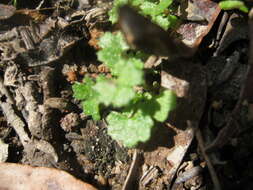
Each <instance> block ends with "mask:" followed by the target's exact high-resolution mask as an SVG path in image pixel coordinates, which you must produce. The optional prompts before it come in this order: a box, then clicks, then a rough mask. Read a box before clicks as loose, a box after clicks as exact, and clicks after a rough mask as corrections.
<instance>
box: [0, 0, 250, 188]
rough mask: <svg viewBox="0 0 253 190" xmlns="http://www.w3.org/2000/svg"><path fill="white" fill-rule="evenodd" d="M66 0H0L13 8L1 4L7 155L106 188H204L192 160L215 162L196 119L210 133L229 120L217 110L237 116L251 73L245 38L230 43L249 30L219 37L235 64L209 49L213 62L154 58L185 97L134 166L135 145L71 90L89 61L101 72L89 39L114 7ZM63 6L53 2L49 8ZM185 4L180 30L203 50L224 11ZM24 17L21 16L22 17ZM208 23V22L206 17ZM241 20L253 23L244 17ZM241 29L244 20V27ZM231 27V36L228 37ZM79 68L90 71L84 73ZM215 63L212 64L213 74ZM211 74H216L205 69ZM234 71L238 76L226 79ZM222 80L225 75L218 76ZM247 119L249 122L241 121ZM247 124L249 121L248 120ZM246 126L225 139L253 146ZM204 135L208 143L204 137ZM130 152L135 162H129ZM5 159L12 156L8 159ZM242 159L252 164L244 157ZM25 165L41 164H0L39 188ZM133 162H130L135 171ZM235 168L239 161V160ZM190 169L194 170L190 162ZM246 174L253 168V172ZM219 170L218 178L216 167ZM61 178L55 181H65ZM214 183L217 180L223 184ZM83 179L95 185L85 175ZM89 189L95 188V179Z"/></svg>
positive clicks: (237, 154) (238, 154)
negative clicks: (28, 1)
mask: <svg viewBox="0 0 253 190" xmlns="http://www.w3.org/2000/svg"><path fill="white" fill-rule="evenodd" d="M61 3H62V4H61ZM63 4H64V2H63V1H62V2H60V4H58V5H57V6H58V9H56V8H50V6H49V8H47V7H46V8H45V9H44V8H43V9H41V10H35V7H33V9H30V10H29V9H28V10H22V9H21V10H19V9H18V10H15V8H14V7H13V6H10V5H8V6H7V5H1V7H0V9H1V8H2V7H6V9H5V10H9V11H10V12H8V13H5V12H1V14H2V13H3V14H4V15H3V16H2V15H0V16H1V17H0V18H1V26H2V27H1V33H0V51H1V57H0V63H1V70H2V72H3V73H4V78H2V80H1V81H2V82H1V111H2V114H3V115H4V116H5V118H6V121H7V122H8V125H9V126H11V127H12V128H13V129H14V131H11V132H8V131H4V133H6V135H5V137H4V138H3V139H4V141H5V144H9V147H8V148H9V152H10V153H11V154H8V155H7V156H8V158H7V161H8V162H14V161H16V162H18V163H21V164H25V163H26V164H29V165H32V166H45V167H53V168H58V169H61V170H65V171H68V172H69V173H71V174H72V175H74V176H76V177H78V178H79V179H81V180H83V181H86V182H88V183H91V184H93V185H95V186H96V187H98V188H103V189H107V188H112V189H121V188H122V186H123V187H124V189H131V188H132V187H133V186H134V185H136V186H139V189H167V188H168V187H169V186H172V189H178V188H184V186H185V187H193V186H194V184H195V185H196V182H198V183H199V184H198V185H199V186H196V188H200V187H201V186H207V185H208V184H205V183H204V182H203V180H201V178H194V175H195V177H196V176H199V175H202V174H201V172H200V173H196V172H195V173H194V172H192V173H193V174H192V173H191V172H190V171H191V170H190V169H191V167H193V168H194V166H198V165H200V166H201V167H203V168H205V165H208V163H206V162H207V160H206V161H205V160H203V159H202V157H201V156H199V155H198V152H197V151H196V149H194V146H196V145H195V143H194V141H193V137H194V134H195V133H196V129H197V128H198V127H200V129H202V128H203V127H206V126H203V121H202V120H203V118H204V121H206V123H207V124H206V125H207V127H206V128H210V129H211V127H213V128H212V131H211V133H213V134H216V133H218V131H219V127H220V126H223V125H222V124H221V123H222V122H223V123H224V122H227V121H226V120H225V121H224V119H223V120H222V121H220V120H219V118H229V117H230V116H229V113H230V112H231V110H232V108H233V105H235V104H234V103H233V102H235V101H236V100H237V99H238V97H239V92H240V88H239V86H240V85H241V84H242V81H243V78H242V76H243V74H244V73H245V67H244V66H245V65H243V64H244V62H243V61H245V59H243V58H242V57H243V56H244V55H245V54H246V53H245V49H247V46H246V45H245V47H244V46H242V48H238V49H236V50H233V49H232V50H229V49H230V48H231V46H233V44H234V43H236V42H237V41H240V40H241V39H242V38H243V39H244V40H245V39H246V40H247V39H248V38H247V36H246V37H245V36H242V37H240V36H239V37H238V38H236V40H234V41H230V42H228V43H226V44H225V45H224V43H223V40H221V41H220V44H219V45H218V48H217V49H221V50H222V51H220V50H219V54H222V55H218V54H217V55H216V56H225V57H226V58H227V57H229V56H228V55H227V54H229V51H236V52H238V54H239V58H238V59H237V62H240V65H238V64H234V65H235V66H234V68H233V69H231V68H230V67H229V66H223V65H224V64H227V65H230V63H231V62H230V61H229V60H227V61H226V59H225V61H224V62H220V61H218V64H214V63H213V62H211V61H212V60H215V59H221V57H217V58H214V57H212V58H210V60H208V63H207V62H206V57H205V55H204V54H203V55H202V57H201V55H200V60H201V59H203V60H205V61H204V65H206V64H207V67H203V66H202V65H201V64H198V63H196V62H194V63H192V62H191V63H190V62H189V61H188V60H178V61H177V62H176V63H173V62H169V61H167V62H166V60H163V61H161V62H159V63H158V64H151V65H153V66H151V68H157V67H159V66H160V64H162V66H161V67H162V71H161V83H162V85H163V86H164V87H165V88H172V89H173V90H175V91H176V92H177V94H179V96H180V97H181V98H180V99H179V100H178V107H177V109H176V110H175V111H174V112H173V113H172V114H171V115H170V118H169V119H168V120H167V121H166V122H164V123H163V124H162V126H159V129H158V128H156V129H155V130H152V136H151V139H150V140H149V142H148V143H145V144H141V145H140V147H138V149H137V152H138V155H140V156H141V160H142V162H139V161H138V163H137V164H136V166H134V164H135V163H134V162H135V160H136V159H137V158H136V153H135V151H134V150H133V149H126V148H123V147H122V145H121V144H120V143H118V142H115V141H113V140H112V139H111V138H110V137H109V136H108V135H107V133H106V131H107V127H106V124H105V122H103V121H98V122H94V121H92V120H91V119H90V118H89V116H87V115H83V114H82V113H81V112H82V111H81V109H80V104H79V102H78V101H77V100H74V99H73V98H72V92H71V83H70V82H71V81H79V82H81V80H82V79H83V77H84V76H85V75H91V72H90V70H89V69H88V68H91V67H90V65H93V66H92V68H94V69H93V73H92V76H94V77H96V75H98V73H99V69H97V68H98V67H99V63H98V61H96V58H95V51H94V49H93V46H94V47H95V49H97V46H96V41H95V44H94V45H93V44H92V43H91V42H90V43H91V47H90V46H89V45H88V43H87V42H88V41H90V36H91V37H92V38H97V35H90V32H91V31H93V30H94V28H98V29H99V31H105V28H106V27H108V25H107V24H108V21H107V20H106V18H107V16H106V12H107V10H108V9H109V7H110V5H109V6H104V7H105V8H101V6H100V7H99V6H98V7H96V5H87V6H86V5H85V8H84V11H81V12H77V10H75V9H74V7H72V9H70V8H69V9H66V7H65V8H64V7H63ZM42 5H43V3H42ZM55 5H56V4H55ZM55 5H54V4H51V7H54V6H55ZM87 7H88V8H87ZM187 11H188V13H187V14H188V16H186V19H189V20H186V21H187V22H186V23H185V24H183V25H181V27H180V28H179V29H178V32H179V33H181V34H182V38H183V41H184V42H186V41H187V40H188V43H186V44H187V45H188V46H190V47H191V48H192V49H193V50H194V52H196V51H197V48H198V46H199V45H200V44H201V43H202V41H203V37H204V36H206V35H207V34H208V33H209V32H210V30H211V29H212V27H213V25H214V21H215V20H217V16H218V14H219V13H220V9H219V8H218V5H217V4H216V3H214V2H212V1H208V0H205V1H201V2H199V1H192V4H191V5H190V6H189V7H188V8H187ZM189 11H190V12H189ZM73 12H74V13H76V14H73ZM77 13H78V14H77ZM20 15H22V16H20ZM52 15H54V16H52ZM192 15H198V18H202V20H200V22H199V20H198V21H196V20H194V21H193V20H192V19H193V17H192ZM18 16H20V18H19V19H18V20H16V18H18ZM202 21H203V23H201V22H202ZM206 22H207V23H206ZM242 25H243V24H242ZM103 27H104V28H103ZM228 27H229V26H228ZM243 27H246V24H244V25H243ZM243 27H239V26H238V28H243ZM226 30H228V29H226ZM226 30H225V31H226ZM226 33H227V32H225V33H224V34H225V35H226ZM225 35H224V37H222V38H223V39H225ZM231 44H232V45H231ZM209 47H211V46H209ZM207 49H208V48H207ZM234 55H236V53H234V52H233V55H232V56H231V59H234ZM203 57H204V58H203ZM237 57H238V56H237ZM194 61H195V60H194ZM175 64H176V65H177V66H176V67H175V66H174V65H175ZM63 65H69V67H68V68H69V69H70V68H71V66H73V65H76V66H77V68H76V69H74V70H71V69H70V71H71V72H74V74H75V77H69V76H67V75H66V74H64V73H66V72H65V71H64V72H63ZM215 65H216V66H217V65H218V66H217V67H221V70H222V67H223V69H224V70H222V72H221V73H228V74H224V75H225V76H226V77H222V76H221V74H219V73H217V71H216V69H217V68H216V67H215ZM79 70H80V71H83V72H79ZM210 70H213V73H211V72H210ZM206 74H207V75H211V76H208V77H207V76H206ZM217 75H218V76H217ZM67 77H68V78H67ZM231 78H232V79H233V80H232V81H233V82H230V84H227V81H230V80H231ZM217 79H218V80H219V81H221V82H219V81H218V82H217ZM210 80H211V81H210ZM97 88H98V87H97ZM224 94H225V96H224ZM207 97H208V98H207ZM55 101H57V102H59V105H58V104H57V105H55ZM215 101H219V102H221V106H220V107H213V106H212V105H214V104H213V102H215ZM51 104H52V105H51ZM207 107H208V108H207ZM242 108H243V110H242V113H241V114H240V116H241V117H242V118H244V120H243V119H242V121H241V122H244V123H245V121H247V122H248V120H247V119H245V117H243V113H246V114H247V104H246V103H245V104H243V107H242ZM235 113H238V112H235ZM73 114H74V115H75V117H77V118H79V119H78V122H77V123H76V124H75V125H74V124H73V125H72V126H70V125H68V122H71V124H72V120H71V119H72V118H69V117H71V115H73ZM246 114H245V115H246ZM202 116H203V117H202ZM73 117H74V116H73ZM205 118H208V119H205ZM145 121H146V120H145ZM200 121H201V122H200ZM73 122H74V121H73ZM229 122H230V121H229ZM229 122H228V123H229ZM204 123H205V122H204ZM235 124H238V123H235ZM204 125H205V124H204ZM240 125H242V126H244V124H243V123H240ZM218 126H219V127H218ZM68 127H69V128H68ZM245 130H250V129H248V128H246V129H245ZM202 132H203V136H204V137H205V141H206V142H208V140H207V139H208V138H209V137H207V136H205V135H206V133H204V131H202ZM228 133H229V132H226V133H225V134H228ZM235 133H236V132H235ZM235 133H234V134H235ZM239 134H240V136H239V137H235V138H234V139H232V140H236V141H237V144H232V142H233V141H231V138H226V137H223V138H222V139H223V140H224V139H225V141H226V143H227V142H229V143H230V144H232V145H231V146H232V148H236V147H240V146H243V147H246V150H249V149H250V147H252V143H248V144H247V145H245V144H246V143H245V141H246V142H247V138H249V137H248V136H249V135H250V133H248V136H247V135H246V134H245V133H243V131H242V132H241V133H239ZM251 135H252V134H251ZM16 136H18V138H19V140H18V141H20V143H19V142H18V141H17V140H16V141H15V137H16ZM1 138H2V137H1ZM197 138H199V137H197ZM232 138H233V137H232ZM245 139H246V140H245ZM198 140H199V139H198ZM209 142H210V141H209ZM198 143H200V144H201V142H200V141H198ZM20 144H21V145H20ZM191 145H192V146H191ZM15 146H16V147H15ZM20 146H21V147H22V150H21V151H20V154H21V159H19V160H16V159H15V158H13V157H12V152H14V151H15V148H16V151H19V147H20ZM199 146H201V145H199ZM195 148H196V147H195ZM5 150H6V149H5ZM187 151H188V153H187ZM202 151H203V150H202ZM4 152H6V151H4ZM193 154H195V155H198V156H197V158H195V160H194V159H193V158H190V155H193ZM212 154H215V155H213V157H215V158H216V159H217V158H218V159H219V158H220V156H222V152H221V151H217V152H215V153H212ZM5 156H6V154H5ZM132 156H133V163H132V166H131V167H130V163H131V157H132ZM232 156H233V159H235V162H236V163H237V164H240V162H239V161H238V160H237V159H243V160H247V156H248V154H247V151H241V152H240V151H239V150H236V151H235V153H234V154H232V155H231V157H232ZM213 157H212V158H213ZM4 159H5V160H6V158H4ZM205 159H206V158H205ZM137 160H138V159H137ZM189 160H190V161H192V163H191V164H192V166H191V167H189V168H190V169H189V171H188V173H190V174H187V173H186V174H187V175H190V177H188V178H189V179H188V178H186V179H183V180H182V179H179V177H180V176H184V175H186V174H184V175H179V174H177V171H178V170H179V168H181V167H182V165H183V164H185V163H186V162H187V161H189ZM136 162H137V161H136ZM201 162H202V163H201ZM240 166H241V167H242V168H245V166H243V165H240ZM208 167H210V166H208ZM22 168H23V169H24V171H25V172H33V170H36V168H31V167H30V166H25V165H22V166H21V165H16V164H15V165H13V164H8V163H3V164H1V169H0V170H1V173H2V174H4V173H3V171H4V172H7V173H8V172H12V171H13V170H15V171H17V172H19V171H21V174H20V175H21V176H24V179H23V178H22V179H21V180H22V183H23V182H25V183H24V184H25V185H29V184H30V185H33V186H34V183H33V180H28V178H25V174H24V173H23V174H22V170H23V169H22ZM129 168H132V169H130V170H129V173H128V169H129ZM133 168H134V169H133ZM136 168H137V169H136ZM224 168H225V167H223V170H222V171H223V173H222V174H219V177H220V182H221V183H222V185H223V186H224V187H230V186H229V184H228V182H226V180H229V179H226V178H225V176H226V174H227V172H228V171H226V170H225V169H224ZM232 168H233V169H234V167H232ZM37 170H45V171H48V170H50V169H47V168H38V167H37ZM183 170H185V172H187V170H188V168H184V169H183ZM136 171H137V174H135V175H133V172H134V173H135V172H136ZM193 171H194V170H193ZM50 172H52V173H54V170H52V169H51V170H50ZM247 172H248V173H250V171H248V170H246V173H247ZM12 173H14V172H12ZM127 173H128V174H127ZM64 175H66V173H65V174H60V176H59V179H60V177H63V176H64ZM230 175H233V177H235V178H236V179H239V182H240V183H241V184H243V180H244V179H242V178H240V175H241V174H240V173H235V172H234V173H233V172H232V173H230ZM49 176H50V174H49V173H46V174H45V175H44V177H45V178H47V177H49ZM127 176H129V177H127ZM211 176H212V177H213V176H214V174H211ZM175 177H178V179H177V180H176V181H177V182H178V181H180V180H181V181H182V182H181V183H178V184H179V185H173V180H174V179H175ZM57 178H58V177H56V178H55V179H56V180H57ZM2 179H3V178H2ZM6 179H8V180H13V179H14V181H13V182H12V183H8V184H7V188H12V187H11V186H10V184H13V189H15V187H14V186H15V184H16V183H18V182H19V181H18V180H17V178H16V177H13V176H8V178H6ZM27 180H28V181H27ZM37 180H38V183H42V184H41V186H43V187H45V188H46V186H48V185H50V184H51V185H52V186H54V188H56V187H57V186H58V185H59V183H56V182H53V183H49V182H48V181H46V183H45V182H44V181H43V179H41V180H40V179H37ZM191 180H192V181H191ZM198 180H200V181H198ZM240 180H241V181H240ZM26 182H27V183H26ZM30 182H32V184H31V183H30ZM43 182H44V183H43ZM60 183H62V182H60ZM75 183H77V184H79V185H80V184H81V183H80V181H79V182H71V184H75ZM209 183H210V182H209ZM1 184H2V183H1ZM123 184H124V185H123ZM175 184H176V183H175ZM214 184H215V185H216V187H217V185H218V187H219V184H217V183H216V182H214ZM82 185H87V184H83V183H82ZM88 186H89V185H87V187H88ZM4 187H5V186H4ZM85 188H86V187H85ZM89 188H91V189H94V188H93V187H91V186H89ZM26 189H29V188H26ZM33 189H34V188H33ZM87 189H88V188H87Z"/></svg>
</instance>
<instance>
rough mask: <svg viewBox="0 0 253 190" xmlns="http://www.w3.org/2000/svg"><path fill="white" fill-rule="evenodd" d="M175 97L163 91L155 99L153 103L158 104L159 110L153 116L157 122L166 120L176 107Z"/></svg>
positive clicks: (168, 91) (167, 91)
mask: <svg viewBox="0 0 253 190" xmlns="http://www.w3.org/2000/svg"><path fill="white" fill-rule="evenodd" d="M176 98H177V97H176V95H175V94H174V93H173V92H172V91H171V90H165V91H163V92H162V93H161V94H160V95H158V96H156V97H155V101H156V102H157V103H158V104H159V110H157V111H156V112H155V114H154V118H155V119H156V120H157V121H160V122H163V121H165V120H166V119H167V118H168V114H169V112H170V111H171V110H173V109H174V108H175V107H176Z"/></svg>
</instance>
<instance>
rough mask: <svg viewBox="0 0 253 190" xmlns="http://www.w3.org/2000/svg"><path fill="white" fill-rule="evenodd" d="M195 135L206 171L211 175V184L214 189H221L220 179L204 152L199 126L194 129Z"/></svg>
mask: <svg viewBox="0 0 253 190" xmlns="http://www.w3.org/2000/svg"><path fill="white" fill-rule="evenodd" d="M195 135H196V139H197V141H198V144H199V148H200V151H201V153H202V155H203V157H204V159H205V161H206V163H207V167H208V171H209V173H210V175H211V178H212V181H213V185H214V187H215V188H214V189H215V190H221V189H222V188H221V185H220V181H219V179H218V176H217V174H216V172H215V169H214V167H213V164H212V162H211V160H210V159H209V156H208V155H207V154H206V152H205V146H204V140H203V137H202V134H201V131H200V130H199V128H197V129H196V132H195Z"/></svg>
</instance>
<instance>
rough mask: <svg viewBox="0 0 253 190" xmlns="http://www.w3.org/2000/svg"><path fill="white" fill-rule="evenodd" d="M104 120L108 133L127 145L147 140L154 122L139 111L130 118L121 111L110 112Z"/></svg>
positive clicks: (130, 145)
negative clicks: (106, 123)
mask: <svg viewBox="0 0 253 190" xmlns="http://www.w3.org/2000/svg"><path fill="white" fill-rule="evenodd" d="M106 120H107V122H108V134H109V135H110V136H111V137H112V138H113V139H115V140H118V141H121V142H122V143H123V145H124V146H127V147H134V146H136V145H137V144H138V142H145V141H147V140H148V139H149V138H150V135H151V129H152V126H153V124H154V123H153V120H152V119H151V117H150V116H147V115H146V116H144V115H143V114H142V113H141V112H140V111H139V112H137V113H136V114H135V115H134V116H133V117H131V118H129V117H127V116H126V115H124V114H122V113H118V112H111V113H110V114H109V115H108V116H107V118H106Z"/></svg>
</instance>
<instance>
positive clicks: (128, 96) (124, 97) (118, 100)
mask: <svg viewBox="0 0 253 190" xmlns="http://www.w3.org/2000/svg"><path fill="white" fill-rule="evenodd" d="M134 96H135V92H134V90H133V88H132V87H130V86H119V87H118V88H117V91H116V93H115V95H114V99H113V101H112V105H113V106H116V107H121V106H125V105H127V104H128V103H129V102H130V101H131V100H132V99H133V98H134Z"/></svg>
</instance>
